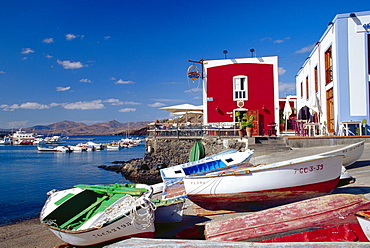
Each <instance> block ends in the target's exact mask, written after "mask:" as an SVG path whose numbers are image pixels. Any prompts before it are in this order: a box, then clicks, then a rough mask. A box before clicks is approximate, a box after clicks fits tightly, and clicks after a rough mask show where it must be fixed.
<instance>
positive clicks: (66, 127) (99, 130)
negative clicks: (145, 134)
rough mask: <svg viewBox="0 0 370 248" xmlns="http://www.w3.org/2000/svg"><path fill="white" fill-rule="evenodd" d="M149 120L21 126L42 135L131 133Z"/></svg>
mask: <svg viewBox="0 0 370 248" xmlns="http://www.w3.org/2000/svg"><path fill="white" fill-rule="evenodd" d="M149 123H151V122H150V121H139V122H126V123H121V122H118V121H116V120H111V121H108V122H104V123H95V124H92V125H87V124H84V123H78V122H73V121H61V122H56V123H53V124H50V125H37V126H33V127H28V128H22V130H24V131H26V132H34V133H37V134H42V135H53V134H61V135H62V136H72V135H133V134H132V133H137V131H138V130H140V129H144V128H145V129H146V127H147V125H148V124H149ZM14 131H15V130H14Z"/></svg>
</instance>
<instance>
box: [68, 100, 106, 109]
mask: <svg viewBox="0 0 370 248" xmlns="http://www.w3.org/2000/svg"><path fill="white" fill-rule="evenodd" d="M62 106H63V108H65V109H80V110H91V109H102V108H105V106H104V104H102V101H101V100H94V101H79V102H74V103H63V104H62Z"/></svg>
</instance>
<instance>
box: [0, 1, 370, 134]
mask: <svg viewBox="0 0 370 248" xmlns="http://www.w3.org/2000/svg"><path fill="white" fill-rule="evenodd" d="M367 10H369V4H368V1H362V0H359V1H331V0H330V1H315V0H314V1H301V0H298V1H247V0H244V1H234V0H231V1H218V0H213V1H209V0H206V1H193V0H188V1H180V0H172V1H170V0H157V1H154V0H153V1H149V0H135V1H125V0H104V1H93V0H92V1H81V0H73V1H72V0H63V1H60V0H52V1H51V0H39V1H34V0H23V1H18V0H13V1H8V0H0V85H1V97H0V128H18V127H30V126H34V125H46V124H51V123H54V122H58V121H63V120H70V121H75V122H83V123H86V124H93V123H97V122H106V121H109V120H117V121H119V122H130V121H133V122H137V121H142V120H147V121H154V120H155V119H163V118H168V117H169V112H167V111H165V110H160V108H161V107H165V106H171V105H176V104H182V103H191V104H194V105H201V104H202V98H201V96H202V93H201V90H198V91H197V92H195V93H193V92H194V91H195V90H194V89H193V90H190V89H192V88H194V87H196V86H197V84H196V83H195V84H192V83H190V85H189V83H188V79H187V77H186V70H187V68H188V67H189V66H190V65H191V63H189V62H188V60H200V59H201V58H204V59H222V58H224V54H223V51H224V50H227V51H228V53H227V57H228V58H243V57H250V56H251V53H250V49H251V48H254V49H255V51H256V55H257V56H278V57H279V72H280V75H279V84H280V86H281V87H280V96H281V97H284V96H285V95H287V94H295V83H294V80H295V78H294V76H295V74H296V73H297V71H298V69H299V68H300V67H301V65H302V64H303V62H304V60H305V59H306V58H307V57H308V55H309V53H310V51H311V48H312V46H313V44H315V42H316V41H318V40H319V39H320V37H321V35H322V34H323V32H324V31H325V29H326V25H327V24H328V23H329V22H330V21H332V20H333V18H334V17H335V15H336V14H341V13H350V12H358V11H367Z"/></svg>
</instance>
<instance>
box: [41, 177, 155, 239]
mask: <svg viewBox="0 0 370 248" xmlns="http://www.w3.org/2000/svg"><path fill="white" fill-rule="evenodd" d="M151 194H152V189H151V187H150V186H147V185H144V184H136V185H135V184H122V185H121V184H113V185H76V186H75V187H74V188H72V189H67V190H63V191H52V192H50V194H49V195H50V196H49V198H48V199H47V201H46V203H45V205H44V207H43V209H42V211H41V214H40V221H41V223H43V224H45V225H46V226H48V228H49V229H50V230H51V231H52V232H53V233H54V234H55V235H56V236H58V237H59V238H60V239H62V240H63V241H65V242H67V243H69V244H72V245H76V246H89V245H95V244H100V243H103V242H107V241H112V240H118V239H123V238H129V237H153V236H154V210H155V206H154V204H153V203H152V202H151V201H150V196H151Z"/></svg>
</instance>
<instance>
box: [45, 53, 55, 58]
mask: <svg viewBox="0 0 370 248" xmlns="http://www.w3.org/2000/svg"><path fill="white" fill-rule="evenodd" d="M45 57H46V58H48V59H51V58H53V56H51V55H49V54H46V56H45Z"/></svg>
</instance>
